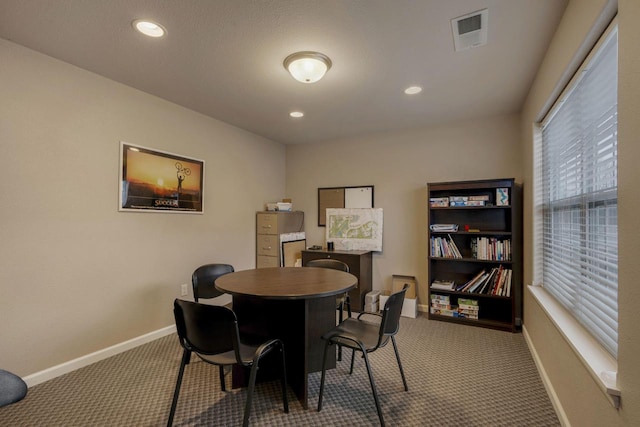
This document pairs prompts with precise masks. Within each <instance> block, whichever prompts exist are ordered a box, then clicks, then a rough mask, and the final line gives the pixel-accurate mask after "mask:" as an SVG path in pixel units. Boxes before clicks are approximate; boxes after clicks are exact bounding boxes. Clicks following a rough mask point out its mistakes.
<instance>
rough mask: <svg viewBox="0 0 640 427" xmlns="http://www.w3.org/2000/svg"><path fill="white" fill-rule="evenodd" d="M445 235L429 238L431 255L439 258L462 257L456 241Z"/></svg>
mask: <svg viewBox="0 0 640 427" xmlns="http://www.w3.org/2000/svg"><path fill="white" fill-rule="evenodd" d="M447 236H448V239H447V237H432V238H431V256H432V257H440V258H462V254H461V253H460V251H459V250H458V247H457V246H456V243H455V242H454V241H453V239H452V238H451V235H450V234H448V235H447Z"/></svg>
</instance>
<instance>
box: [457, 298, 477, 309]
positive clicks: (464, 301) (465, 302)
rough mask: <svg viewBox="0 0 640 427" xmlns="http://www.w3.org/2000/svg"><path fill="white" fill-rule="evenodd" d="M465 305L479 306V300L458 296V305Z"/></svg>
mask: <svg viewBox="0 0 640 427" xmlns="http://www.w3.org/2000/svg"><path fill="white" fill-rule="evenodd" d="M463 305H464V306H469V307H475V308H478V300H477V299H470V298H458V306H463Z"/></svg>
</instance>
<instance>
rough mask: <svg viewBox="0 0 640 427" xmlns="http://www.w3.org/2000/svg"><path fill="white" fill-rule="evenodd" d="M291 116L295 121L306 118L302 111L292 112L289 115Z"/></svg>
mask: <svg viewBox="0 0 640 427" xmlns="http://www.w3.org/2000/svg"><path fill="white" fill-rule="evenodd" d="M289 115H290V116H291V117H293V118H294V119H298V118H300V117H304V113H303V112H302V111H292V112H290V113H289Z"/></svg>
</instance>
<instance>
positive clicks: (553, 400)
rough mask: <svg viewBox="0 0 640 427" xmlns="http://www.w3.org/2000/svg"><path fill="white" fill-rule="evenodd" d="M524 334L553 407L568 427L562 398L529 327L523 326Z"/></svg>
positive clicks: (562, 423)
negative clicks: (553, 383) (528, 329)
mask: <svg viewBox="0 0 640 427" xmlns="http://www.w3.org/2000/svg"><path fill="white" fill-rule="evenodd" d="M522 335H523V336H524V340H525V341H526V343H527V346H528V347H529V351H530V352H531V355H532V356H533V361H534V362H535V364H536V368H538V373H539V374H540V378H541V379H542V384H544V388H545V389H546V390H547V394H548V395H549V399H550V400H551V404H552V405H553V409H555V411H556V415H557V416H558V420H559V421H560V424H561V425H562V426H565V427H568V426H570V425H571V423H570V422H569V419H568V418H567V414H566V413H565V412H564V409H563V408H562V404H561V403H560V399H558V395H557V394H556V391H555V389H554V388H553V385H552V384H551V381H550V380H549V376H548V375H547V371H545V369H544V366H543V365H542V361H541V360H540V357H539V356H538V352H537V351H536V348H535V347H534V346H533V343H532V342H531V338H530V337H529V333H528V332H527V328H526V327H525V326H524V325H523V326H522Z"/></svg>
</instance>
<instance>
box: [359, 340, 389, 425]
mask: <svg viewBox="0 0 640 427" xmlns="http://www.w3.org/2000/svg"><path fill="white" fill-rule="evenodd" d="M362 355H363V357H364V363H365V365H367V373H368V374H369V382H370V383H371V391H372V392H373V400H375V402H376V410H377V411H378V418H379V419H380V426H381V427H384V418H383V417H382V409H381V408H380V400H378V391H377V390H376V383H375V382H374V381H373V373H372V372H371V365H369V356H367V352H366V351H365V349H364V348H363V349H362Z"/></svg>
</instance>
